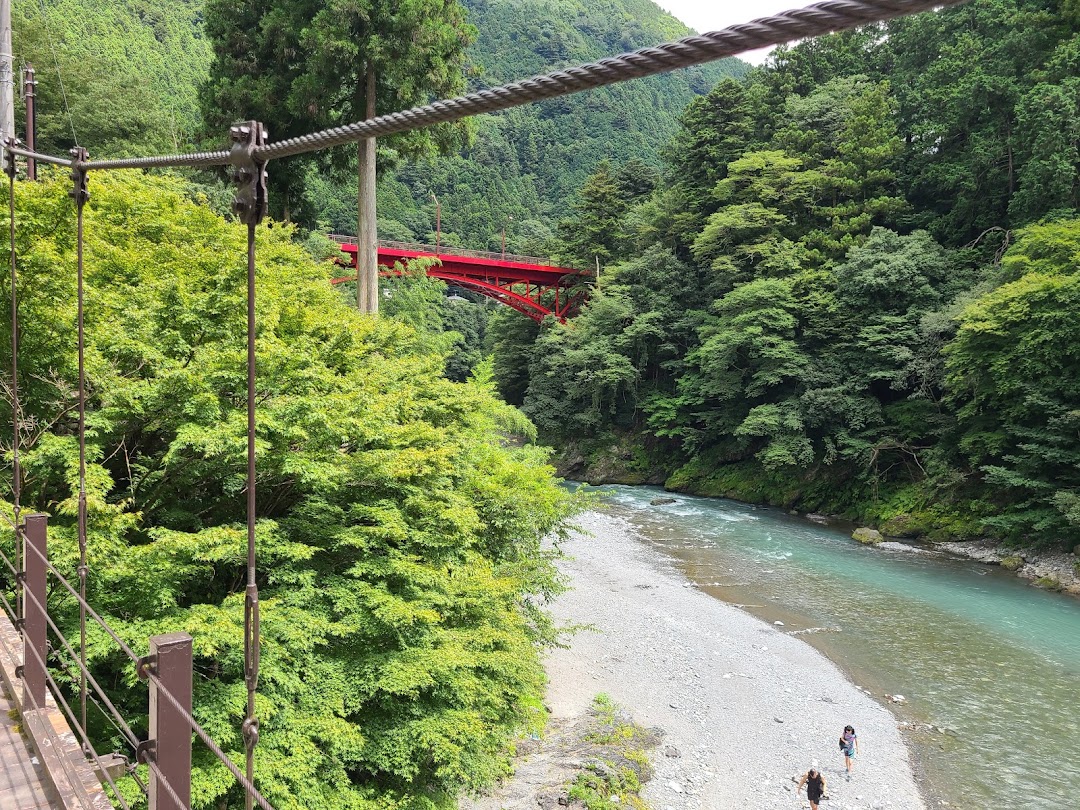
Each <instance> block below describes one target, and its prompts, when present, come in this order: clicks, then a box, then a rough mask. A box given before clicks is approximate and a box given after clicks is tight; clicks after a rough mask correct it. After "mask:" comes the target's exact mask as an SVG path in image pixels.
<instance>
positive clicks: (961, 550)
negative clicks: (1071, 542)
mask: <svg viewBox="0 0 1080 810" xmlns="http://www.w3.org/2000/svg"><path fill="white" fill-rule="evenodd" d="M804 517H806V518H807V519H808V520H811V521H813V522H815V523H824V524H828V523H829V522H830V521H829V520H828V518H825V517H823V516H822V515H805V516H804ZM851 537H852V539H854V540H857V541H859V542H860V543H863V544H864V545H868V546H881V547H882V548H888V549H891V550H894V551H911V552H914V553H920V554H926V553H931V554H953V555H955V556H957V557H965V558H966V559H969V560H977V561H978V562H981V563H986V564H987V565H1000V566H1001V567H1002V568H1004V569H1005V570H1006V571H1012V572H1013V573H1015V574H1016V575H1017V576H1020V577H1023V578H1024V579H1028V580H1031V583H1032V584H1033V585H1035V586H1037V587H1039V588H1043V589H1045V590H1048V591H1061V592H1064V593H1069V594H1072V595H1073V596H1080V555H1078V554H1077V553H1076V552H1077V551H1078V550H1080V546H1077V548H1076V549H1074V550H1073V552H1072V553H1071V554H1070V553H1067V552H1064V551H1036V550H1034V549H1018V548H1014V547H1011V546H1003V545H1001V544H1000V543H996V542H994V541H993V540H986V539H983V540H967V541H963V542H960V541H950V542H944V543H940V542H939V543H929V542H928V543H918V544H914V543H911V542H908V541H904V540H903V539H895V538H889V537H887V536H885V535H883V534H882V533H881V532H880V531H878V530H877V529H872V528H870V527H868V526H860V527H859V528H857V529H855V531H854V532H852V534H851Z"/></svg>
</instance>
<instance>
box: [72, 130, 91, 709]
mask: <svg viewBox="0 0 1080 810" xmlns="http://www.w3.org/2000/svg"><path fill="white" fill-rule="evenodd" d="M88 157H89V156H88V155H87V153H86V149H84V148H83V147H81V146H77V147H75V148H74V149H72V150H71V167H72V172H71V179H72V180H73V181H74V182H75V186H74V188H72V190H71V196H72V198H73V199H74V200H75V211H76V214H75V221H76V226H75V231H76V236H75V255H76V264H77V269H76V275H75V278H76V282H75V283H76V287H77V291H76V292H77V299H78V312H77V315H76V318H77V320H78V344H79V345H78V349H79V529H78V531H79V568H78V575H79V662H80V666H79V707H80V716H81V717H82V724H83V728H85V727H86V575H87V573H88V568H87V565H86V328H85V309H86V308H85V300H84V299H85V289H84V287H85V285H84V283H83V282H84V278H83V277H84V272H83V252H84V251H83V247H84V245H83V242H84V239H83V209H84V208H85V207H86V202H87V200H89V199H90V194H89V192H88V191H87V190H86V171H85V170H83V169H80V168H79V164H80V163H85V162H86V161H87V159H88Z"/></svg>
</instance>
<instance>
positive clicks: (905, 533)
mask: <svg viewBox="0 0 1080 810" xmlns="http://www.w3.org/2000/svg"><path fill="white" fill-rule="evenodd" d="M881 533H882V534H883V535H885V536H886V537H918V536H919V535H920V534H922V527H921V526H919V524H918V520H917V519H916V518H915V517H913V516H912V515H906V514H905V515H894V516H893V517H891V518H889V519H888V520H886V521H885V522H884V523H882V524H881Z"/></svg>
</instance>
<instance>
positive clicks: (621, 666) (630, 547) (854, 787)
mask: <svg viewBox="0 0 1080 810" xmlns="http://www.w3.org/2000/svg"><path fill="white" fill-rule="evenodd" d="M579 524H580V525H581V526H582V527H583V528H584V529H585V530H586V531H587V532H588V533H589V536H583V535H575V536H574V537H573V538H572V539H571V540H569V541H568V542H566V543H565V544H564V545H563V550H564V551H565V552H566V553H567V555H568V556H569V559H567V560H566V561H565V562H564V563H563V570H564V571H565V572H566V573H567V574H568V575H569V577H570V579H571V582H572V590H571V591H569V592H568V593H566V594H564V595H563V596H561V597H559V599H558V600H556V602H555V603H554V604H553V605H552V610H553V612H554V614H555V616H556V618H557V619H558V620H559V621H560V622H561V623H563V624H568V625H580V624H588V625H591V626H592V627H593V628H595V629H594V630H591V631H590V630H583V631H580V632H578V633H577V634H575V635H574V636H573V637H572V639H571V641H570V646H569V648H568V649H564V650H556V651H554V652H553V653H552V654H551V655H550V657H549V659H548V674H549V677H550V681H551V683H550V687H549V691H548V705H549V706H550V707H551V710H552V713H553V719H554V720H555V721H556V722H562V723H565V722H567V721H572V720H573V719H574V718H577V717H581V716H582V715H583V714H584V713H585V712H586V711H587V708H588V706H589V704H590V702H591V701H592V699H593V697H594V696H595V695H596V694H597V693H599V692H605V693H607V694H608V695H610V696H611V697H612V699H613V700H614V701H615V702H616V703H618V704H620V705H622V706H623V707H624V708H625V709H626V710H627V711H628V712H629V713H630V714H631V715H632V716H633V718H634V720H635V721H636V722H637V723H638V724H640V725H643V726H647V727H656V728H658V729H660V730H661V731H662V732H663V741H662V743H661V745H660V748H659V749H658V750H657V756H656V776H655V777H654V778H653V779H652V781H651V782H650V783H649V785H648V786H647V788H646V790H645V793H644V797H645V798H646V800H648V801H649V802H650V804H651V805H652V806H653V807H654V808H657V810H727V808H749V809H750V810H771V809H772V808H777V809H778V810H779V809H780V808H784V809H785V810H786V809H787V808H797V807H803V808H806V807H809V804H808V803H807V802H806V800H805V798H804V796H805V794H798V795H797V794H796V793H795V784H794V783H793V781H792V777H793V776H795V775H797V774H801V773H803V772H804V771H806V769H807V768H808V767H810V766H811V765H812V764H816V765H817V766H818V767H819V768H820V770H822V772H823V773H824V774H825V777H826V779H827V780H828V784H829V791H828V793H829V797H830V798H829V799H828V800H827V801H825V802H823V804H822V808H823V810H857V809H858V810H864V809H867V808H874V809H875V810H878V809H884V808H891V809H892V810H925V808H926V805H925V803H924V802H923V800H922V799H921V797H920V795H919V791H918V788H917V786H916V783H915V779H914V777H913V774H912V769H911V765H910V760H909V757H908V752H907V749H906V748H905V746H904V743H903V740H902V739H901V736H900V732H899V730H898V728H897V722H896V720H895V718H894V717H893V716H892V714H890V713H889V711H888V710H887V709H885V708H884V707H883V706H881V705H879V704H878V703H877V702H875V701H874V700H873V699H871V698H870V697H869V696H868V695H866V694H864V693H863V692H862V691H861V690H860V689H859V688H858V687H856V686H854V685H853V684H851V683H849V682H848V681H847V680H846V679H845V678H844V676H843V675H842V674H841V672H840V670H839V669H838V668H837V667H836V666H835V665H834V664H833V663H832V662H830V661H829V660H828V659H827V658H825V657H824V656H823V655H821V654H820V653H818V652H817V651H816V650H815V649H813V648H812V647H810V646H809V645H808V644H806V643H804V642H803V641H801V640H799V639H798V638H796V637H792V636H790V635H787V634H786V633H785V632H784V631H783V629H782V628H779V627H774V626H772V625H769V624H765V623H763V622H761V621H759V620H758V619H755V618H753V617H752V616H750V615H748V614H746V613H743V612H742V611H740V610H738V609H737V608H734V607H731V606H729V605H726V604H724V603H722V602H719V601H717V600H715V599H713V598H712V597H710V596H708V595H706V594H704V593H702V592H700V591H698V590H696V589H694V588H692V587H690V586H689V585H688V584H687V582H686V580H685V579H684V578H683V577H682V575H681V574H680V573H679V572H678V571H677V570H675V569H674V568H673V566H672V564H671V563H670V561H668V560H667V558H665V557H663V556H662V555H661V554H659V553H658V552H656V551H654V550H652V549H650V548H649V547H648V546H646V545H645V544H644V543H642V542H641V541H639V540H637V539H636V538H635V537H634V535H633V532H632V529H631V528H630V527H629V526H628V525H627V524H625V523H624V522H623V521H621V520H619V519H617V518H614V517H612V516H609V515H603V514H599V513H589V514H587V515H585V516H583V517H582V519H581V520H580V521H579ZM848 723H850V724H852V725H854V726H855V728H856V729H857V731H858V733H859V743H860V748H861V752H862V753H861V756H860V758H859V760H858V762H857V765H856V769H855V772H854V774H853V775H852V777H851V780H850V781H847V780H846V779H845V774H844V765H843V758H842V756H841V755H840V753H839V750H838V746H837V743H836V740H837V738H838V737H839V735H840V731H841V730H842V729H843V727H844V725H845V724H848ZM516 795H517V796H519V797H521V796H523V794H522V792H521V791H520V790H519V791H518V793H517V794H516ZM492 799H493V801H492V802H491V803H490V804H488V805H487V806H488V807H491V808H499V807H521V808H526V807H532V808H535V807H536V802H535V800H533V801H528V800H526V799H524V798H520V799H518V800H517V801H515V802H511V803H507V802H506V797H505V794H504V797H503V799H502V801H501V802H500V800H499V798H498V796H494V797H492ZM478 806H483V805H478Z"/></svg>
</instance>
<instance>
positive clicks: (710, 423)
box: [493, 0, 1080, 549]
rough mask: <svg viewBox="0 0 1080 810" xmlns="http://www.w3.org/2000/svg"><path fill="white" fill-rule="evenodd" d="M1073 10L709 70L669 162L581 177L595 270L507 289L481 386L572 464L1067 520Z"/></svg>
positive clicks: (882, 31) (902, 525)
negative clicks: (710, 83) (565, 290)
mask: <svg viewBox="0 0 1080 810" xmlns="http://www.w3.org/2000/svg"><path fill="white" fill-rule="evenodd" d="M1078 30H1080V10H1078V9H1077V8H1076V7H1075V5H1072V6H1070V5H1069V4H1067V3H1058V2H1026V1H1024V0H1020V1H1018V2H1012V1H1010V0H976V2H972V3H970V4H967V5H965V6H962V7H959V8H954V9H948V10H944V11H941V12H939V13H935V14H925V15H919V16H916V17H912V18H908V19H902V20H898V21H895V22H892V23H889V24H887V25H883V26H871V27H867V28H863V29H861V30H856V31H854V32H850V33H845V34H837V35H833V36H830V37H826V38H820V39H815V40H812V41H808V42H805V43H802V44H800V45H798V46H796V47H793V48H786V49H779V50H777V51H776V52H775V53H774V54H773V56H772V58H771V60H770V62H769V64H768V65H767V66H766V67H764V68H762V69H759V70H755V71H754V72H753V73H751V74H750V76H749V77H748V78H747V79H746V80H745V81H734V80H726V81H723V82H721V83H719V84H718V85H716V87H715V88H714V89H713V90H712V91H711V92H710V93H709V94H708V95H706V96H704V97H702V98H700V99H697V100H695V101H693V102H691V103H690V105H689V106H688V107H687V108H686V110H685V112H684V113H683V116H682V119H681V126H680V129H679V132H678V133H677V134H676V136H675V137H674V139H673V140H672V141H671V142H670V144H669V145H668V147H667V148H666V151H665V160H666V164H665V167H664V169H663V172H662V175H661V178H660V182H658V183H656V182H655V181H653V180H650V181H649V182H646V183H637V184H634V183H628V182H627V174H626V172H625V168H626V165H625V164H623V165H622V166H620V165H619V164H617V163H602V164H600V165H599V166H598V167H597V169H596V171H595V172H594V173H593V174H592V176H590V177H589V179H588V180H587V181H586V182H585V183H584V184H583V185H582V187H581V189H580V190H579V193H578V195H577V198H576V202H575V209H574V213H573V215H572V216H571V217H569V218H567V219H566V220H565V221H563V222H562V223H561V224H560V226H559V237H560V240H559V247H558V252H559V253H560V255H561V258H562V259H563V260H564V261H566V262H570V263H573V264H576V265H577V266H584V267H588V266H591V265H592V263H593V262H594V261H595V260H596V259H597V258H599V260H600V262H601V263H602V264H603V265H604V268H605V269H604V272H603V274H602V276H601V278H600V280H599V282H598V284H597V286H598V288H599V289H598V290H595V291H594V293H593V295H592V298H591V300H590V302H589V304H588V305H587V306H586V307H585V309H584V311H583V312H582V313H581V315H580V316H579V317H577V318H576V319H574V320H573V322H572V323H568V324H566V325H565V326H561V325H557V324H554V323H552V324H547V325H545V326H544V328H543V329H542V330H536V329H529V328H528V327H527V326H525V325H522V324H520V323H519V322H516V321H513V322H512V319H509V318H504V317H503V316H501V315H500V316H499V318H498V324H499V326H501V329H502V331H501V333H500V337H499V338H498V339H497V340H496V342H495V356H496V365H495V368H496V376H497V378H498V380H499V384H500V390H501V391H502V392H503V394H504V396H506V398H507V399H508V400H509V401H511V402H514V403H515V404H520V405H521V406H522V408H523V410H524V411H525V413H526V414H528V415H529V416H530V417H531V418H532V419H533V420H534V421H535V422H536V424H537V425H538V426H539V428H540V430H541V435H542V436H544V437H545V438H546V439H547V440H548V441H551V442H554V443H555V444H557V445H558V446H560V447H561V448H563V456H562V462H561V467H562V468H563V469H565V470H566V471H567V473H568V474H569V475H571V476H582V477H586V478H589V479H591V480H601V481H602V480H608V481H624V482H642V481H652V482H655V483H664V484H666V485H667V486H668V487H670V488H672V489H676V490H683V491H689V492H694V493H699V494H706V495H726V496H730V497H735V498H739V499H743V500H747V501H752V502H765V503H770V504H776V505H782V506H785V507H788V508H794V509H798V510H800V511H813V512H826V513H830V514H839V515H842V516H845V517H849V518H852V519H858V520H863V521H873V522H875V523H877V524H880V525H881V526H882V528H883V531H885V533H886V534H891V535H894V536H927V537H930V538H941V539H943V538H947V537H960V538H971V537H978V536H986V535H988V536H992V537H998V538H1001V539H1005V540H1008V541H1011V542H1015V543H1018V544H1024V545H1062V546H1065V547H1067V548H1070V549H1071V548H1072V547H1073V546H1074V545H1076V544H1077V542H1078V541H1080V508H1078V507H1080V477H1078V476H1080V464H1078V462H1080V442H1078V438H1077V437H1078V433H1077V426H1078V424H1080V421H1078V420H1080V376H1078V368H1080V365H1078V362H1077V361H1078V359H1080V358H1078V346H1080V343H1078V341H1077V335H1078V332H1077V329H1078V327H1080V323H1078V322H1077V320H1076V316H1075V307H1074V305H1073V304H1074V297H1075V295H1076V290H1077V284H1078V282H1080V276H1078V275H1077V271H1078V269H1080V219H1078V207H1080V34H1078ZM630 176H640V174H639V173H637V172H631V173H630ZM652 185H656V188H655V190H651V191H650V190H649V189H650V186H652ZM499 326H493V329H496V328H499Z"/></svg>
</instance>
